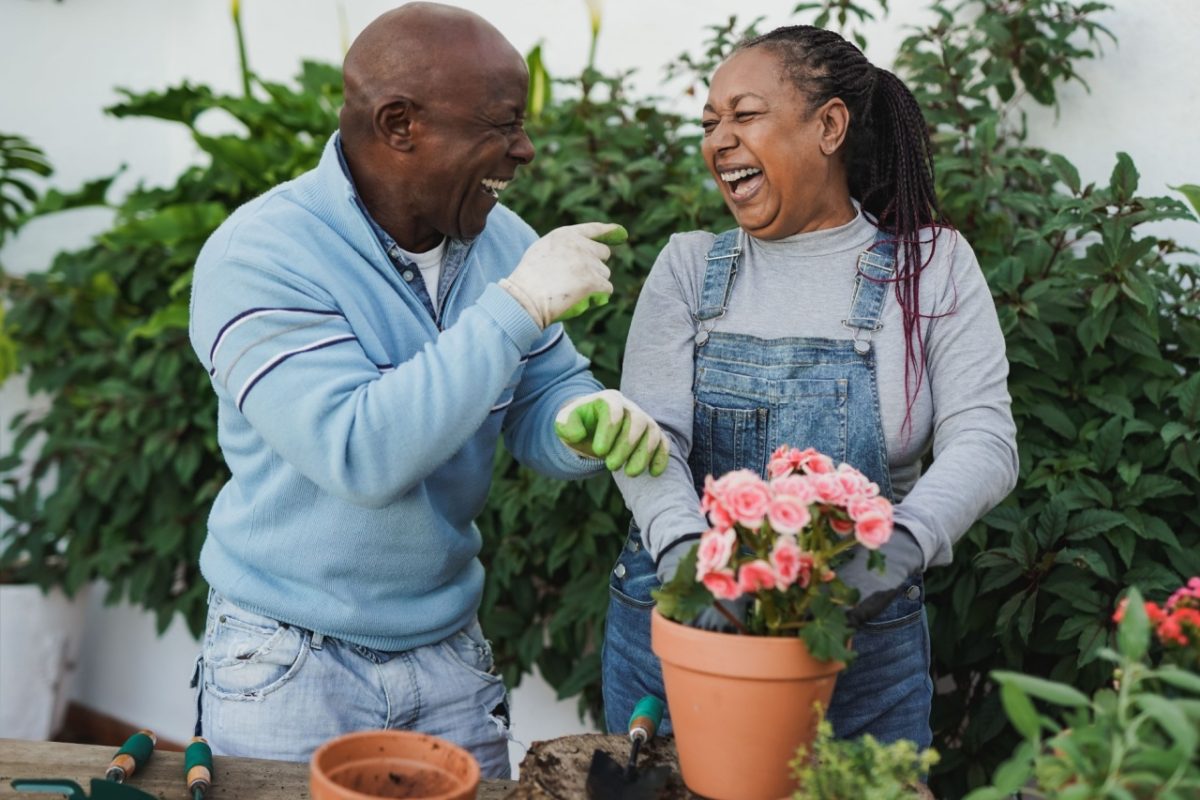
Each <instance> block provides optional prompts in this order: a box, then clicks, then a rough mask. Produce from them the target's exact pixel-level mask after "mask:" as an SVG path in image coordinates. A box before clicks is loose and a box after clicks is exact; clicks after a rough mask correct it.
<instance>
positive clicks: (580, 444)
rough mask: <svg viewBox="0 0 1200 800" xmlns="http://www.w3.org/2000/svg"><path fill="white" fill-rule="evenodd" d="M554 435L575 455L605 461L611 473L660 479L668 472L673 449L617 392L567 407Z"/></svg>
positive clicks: (592, 396) (655, 426)
mask: <svg viewBox="0 0 1200 800" xmlns="http://www.w3.org/2000/svg"><path fill="white" fill-rule="evenodd" d="M554 432H555V433H557V434H558V438H560V439H562V440H563V443H565V444H566V445H567V447H570V448H571V449H572V450H574V451H575V452H577V453H579V454H581V455H585V456H588V457H590V458H602V459H604V466H606V467H607V468H608V469H609V470H611V471H614V472H615V471H616V470H618V469H621V468H622V467H624V468H625V474H626V475H628V476H630V477H631V478H632V477H636V476H638V475H641V474H642V473H643V472H645V471H646V469H647V468H649V470H650V475H651V476H653V477H657V476H659V475H661V474H662V473H663V470H665V469H666V468H667V459H668V457H669V455H670V452H671V448H670V445H669V444H668V443H667V437H666V436H664V435H663V432H662V429H661V428H659V427H658V423H657V422H655V421H654V420H653V419H651V417H650V415H649V414H647V413H646V412H645V411H642V409H640V408H638V407H637V404H636V403H634V402H633V401H632V400H630V399H628V398H627V397H625V395H623V394H621V393H620V392H618V391H616V390H614V389H606V390H604V391H603V392H597V393H595V394H589V395H586V396H584V397H579V398H576V399H575V400H572V401H571V402H569V403H567V404H566V405H565V406H563V407H562V409H561V410H560V411H559V412H558V416H557V417H556V418H555V420H554Z"/></svg>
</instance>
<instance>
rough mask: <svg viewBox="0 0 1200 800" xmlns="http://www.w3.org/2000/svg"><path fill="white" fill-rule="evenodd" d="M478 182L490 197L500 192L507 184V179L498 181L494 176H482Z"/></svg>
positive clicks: (497, 195) (498, 194)
mask: <svg viewBox="0 0 1200 800" xmlns="http://www.w3.org/2000/svg"><path fill="white" fill-rule="evenodd" d="M480 183H481V184H483V189H484V191H485V192H487V193H488V194H490V195H491V196H492V197H499V196H500V193H501V192H503V191H504V189H505V187H507V186H508V181H500V180H496V179H495V178H484V179H483V180H482V181H480Z"/></svg>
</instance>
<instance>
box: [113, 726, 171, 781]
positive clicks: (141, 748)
mask: <svg viewBox="0 0 1200 800" xmlns="http://www.w3.org/2000/svg"><path fill="white" fill-rule="evenodd" d="M157 743H158V737H157V736H155V735H154V731H148V730H141V731H138V732H137V733H135V734H134V735H133V736H130V737H129V738H128V739H126V740H125V744H123V745H121V749H120V750H118V751H117V754H116V755H115V756H113V759H112V761H111V762H109V765H108V770H107V771H106V772H105V777H106V778H108V779H109V780H110V781H116V782H117V783H123V782H124V781H125V779H126V778H128V777H130V776H132V775H133V773H135V772H137V771H138V769H139V768H141V767H143V766H145V764H146V762H147V761H149V760H150V756H152V755H154V745H155V744H157Z"/></svg>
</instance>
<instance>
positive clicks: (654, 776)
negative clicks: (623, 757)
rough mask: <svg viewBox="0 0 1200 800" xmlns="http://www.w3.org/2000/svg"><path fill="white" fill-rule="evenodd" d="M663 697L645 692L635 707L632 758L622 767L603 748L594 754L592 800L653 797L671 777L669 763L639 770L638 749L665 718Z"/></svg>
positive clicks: (631, 727) (590, 774) (589, 785)
mask: <svg viewBox="0 0 1200 800" xmlns="http://www.w3.org/2000/svg"><path fill="white" fill-rule="evenodd" d="M662 715H663V704H662V701H661V700H659V699H658V698H657V697H654V696H652V695H646V696H645V697H643V698H642V699H641V700H639V701H638V704H637V705H636V706H634V707H633V715H632V716H631V717H630V718H629V740H630V742H632V745H631V746H630V748H629V762H628V763H627V764H626V765H625V766H624V767H622V766H621V765H620V764H619V763H618V762H617V760H616V759H615V758H613V757H612V756H610V755H609V754H608V753H606V752H604V751H603V750H597V751H596V752H595V753H593V754H592V764H591V767H590V768H589V769H588V776H587V791H588V797H590V798H592V800H653V799H654V798H656V797H658V795H659V792H660V791H661V790H662V789H663V787H664V786H666V784H667V781H668V780H669V779H670V777H671V770H670V768H668V767H661V766H660V767H652V768H650V769H647V770H642V771H640V772H639V771H638V769H637V757H638V750H639V749H640V748H641V746H642V743H643V742H647V741H649V740H650V739H652V738H653V737H654V733H655V731H657V730H658V725H659V723H661V722H662Z"/></svg>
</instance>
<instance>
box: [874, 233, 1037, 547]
mask: <svg viewBox="0 0 1200 800" xmlns="http://www.w3.org/2000/svg"><path fill="white" fill-rule="evenodd" d="M937 246H938V248H939V249H941V248H947V249H948V250H949V251H950V252H949V253H948V255H947V257H948V258H949V260H950V264H949V269H948V277H947V280H946V281H945V284H944V286H943V290H942V292H941V297H940V298H938V301H937V303H936V304H935V305H934V307H933V308H932V309H931V313H932V314H934V315H936V316H935V318H934V319H932V320H931V321H930V322H929V325H928V328H927V334H926V337H925V363H926V368H927V369H928V377H929V386H930V389H931V391H932V400H933V409H934V419H933V464H932V465H931V466H930V468H929V469H928V470H927V471H926V472H925V474H924V475H922V476H921V477H920V479H918V480H917V482H916V484H915V485H914V486H913V488H912V491H910V492H909V493H908V495H907V496H906V497H905V498H904V500H903V501H902V502H901V503H900V504H899V505H897V506H896V509H895V520H896V524H897V525H902V526H904V527H905V528H907V529H908V530H909V531H911V532H912V534H913V536H915V537H916V539H917V541H918V542H919V543H920V545H921V549H922V550H923V551H924V554H925V564H926V566H927V567H929V566H937V565H939V564H948V563H950V560H951V557H952V547H953V545H954V542H955V541H957V540H958V538H959V537H960V536H962V535H963V533H965V532H966V530H967V528H969V527H970V526H971V525H972V524H973V523H974V522H975V521H976V520H978V519H979V518H980V517H982V516H983V515H984V514H986V513H987V512H988V511H989V510H991V509H992V508H993V507H995V506H996V504H998V503H999V502H1000V501H1001V500H1003V499H1004V498H1005V496H1007V495H1008V493H1009V492H1011V491H1012V489H1013V487H1014V486H1015V485H1016V482H1017V429H1016V425H1015V424H1014V423H1013V418H1012V399H1011V398H1010V397H1009V394H1008V359H1007V358H1006V356H1005V350H1004V334H1003V333H1002V332H1001V330H1000V323H999V320H998V319H997V317H996V306H995V304H994V303H993V301H992V295H991V292H990V291H989V290H988V286H987V282H986V281H985V280H984V277H983V272H982V271H981V270H980V268H979V262H978V261H977V260H976V259H975V254H974V252H973V251H972V250H971V247H970V245H968V244H967V242H966V241H965V240H964V239H963V238H962V237H961V236H959V235H957V234H953V233H951V234H942V238H941V239H940V240H939V241H938V243H937ZM948 312H950V313H948Z"/></svg>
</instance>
